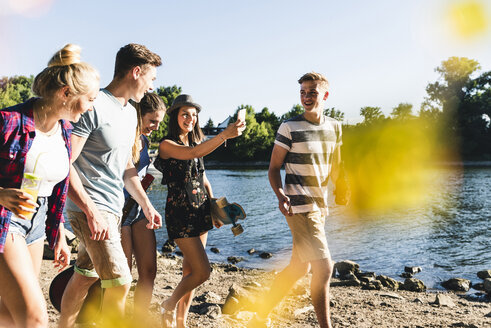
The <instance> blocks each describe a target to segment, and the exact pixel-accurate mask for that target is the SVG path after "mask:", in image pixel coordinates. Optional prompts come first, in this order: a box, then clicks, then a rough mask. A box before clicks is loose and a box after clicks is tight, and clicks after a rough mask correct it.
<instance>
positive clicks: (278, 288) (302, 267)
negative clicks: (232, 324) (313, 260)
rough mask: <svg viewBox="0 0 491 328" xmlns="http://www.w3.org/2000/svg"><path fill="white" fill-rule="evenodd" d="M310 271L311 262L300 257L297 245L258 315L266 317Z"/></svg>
mask: <svg viewBox="0 0 491 328" xmlns="http://www.w3.org/2000/svg"><path fill="white" fill-rule="evenodd" d="M308 271H309V264H308V263H305V262H301V261H300V259H299V258H298V255H297V252H296V249H295V245H293V249H292V257H291V260H290V263H289V264H288V266H287V267H286V268H285V269H283V271H281V272H280V273H279V274H278V276H277V277H276V278H275V279H274V281H273V284H272V286H271V288H270V290H269V292H268V294H267V295H265V297H264V299H263V301H262V302H261V307H260V309H259V311H257V313H258V315H259V316H260V317H262V318H266V317H267V316H268V315H269V313H270V312H271V311H272V310H273V309H274V307H275V306H276V305H277V304H278V303H279V302H280V301H281V300H282V299H283V297H285V295H286V294H287V293H288V292H289V291H290V289H291V288H292V287H293V286H294V285H295V283H296V282H297V281H298V280H299V279H300V278H302V277H303V276H305V275H306V274H307V273H308Z"/></svg>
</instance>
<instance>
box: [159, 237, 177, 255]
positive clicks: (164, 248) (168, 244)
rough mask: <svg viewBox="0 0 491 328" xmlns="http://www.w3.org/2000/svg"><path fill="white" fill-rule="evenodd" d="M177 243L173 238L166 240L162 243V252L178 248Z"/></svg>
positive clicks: (169, 251) (170, 251)
mask: <svg viewBox="0 0 491 328" xmlns="http://www.w3.org/2000/svg"><path fill="white" fill-rule="evenodd" d="M176 247H177V245H176V243H175V242H174V241H173V240H166V241H165V243H164V244H163V245H162V249H161V250H162V253H172V252H173V251H175V250H176Z"/></svg>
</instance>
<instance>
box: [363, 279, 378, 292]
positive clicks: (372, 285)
mask: <svg viewBox="0 0 491 328" xmlns="http://www.w3.org/2000/svg"><path fill="white" fill-rule="evenodd" d="M382 287H383V286H382V283H381V282H380V281H378V280H374V279H373V280H369V281H362V283H361V288H362V289H367V290H381V289H382Z"/></svg>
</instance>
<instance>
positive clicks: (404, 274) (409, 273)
mask: <svg viewBox="0 0 491 328" xmlns="http://www.w3.org/2000/svg"><path fill="white" fill-rule="evenodd" d="M399 276H401V277H402V278H412V277H413V274H412V273H411V272H403V273H401V274H400V275H399Z"/></svg>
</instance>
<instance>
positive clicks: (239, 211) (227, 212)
mask: <svg viewBox="0 0 491 328" xmlns="http://www.w3.org/2000/svg"><path fill="white" fill-rule="evenodd" d="M211 216H212V217H213V218H215V219H218V220H220V221H221V222H222V223H223V224H231V225H232V228H231V230H232V233H233V234H234V236H238V235H240V234H241V233H243V232H244V228H243V227H242V225H241V224H239V223H237V221H238V220H244V219H245V218H246V213H245V211H244V209H243V208H242V206H240V205H239V204H237V203H229V202H228V201H227V198H226V197H220V198H212V199H211Z"/></svg>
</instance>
